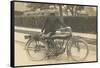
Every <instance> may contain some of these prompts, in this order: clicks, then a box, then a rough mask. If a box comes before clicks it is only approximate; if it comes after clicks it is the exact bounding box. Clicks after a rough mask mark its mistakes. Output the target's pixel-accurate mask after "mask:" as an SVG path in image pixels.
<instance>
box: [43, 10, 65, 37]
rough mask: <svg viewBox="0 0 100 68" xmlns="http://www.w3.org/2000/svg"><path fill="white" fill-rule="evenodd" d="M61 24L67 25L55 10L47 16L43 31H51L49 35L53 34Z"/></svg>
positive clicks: (46, 32)
mask: <svg viewBox="0 0 100 68" xmlns="http://www.w3.org/2000/svg"><path fill="white" fill-rule="evenodd" d="M59 26H66V25H65V24H64V22H63V21H61V19H60V18H58V17H57V16H55V13H54V12H51V13H50V15H49V16H48V17H47V19H46V21H45V23H44V25H43V28H42V30H41V32H43V31H44V34H48V33H49V35H50V36H52V35H54V34H55V32H56V30H57V28H58V27H59Z"/></svg>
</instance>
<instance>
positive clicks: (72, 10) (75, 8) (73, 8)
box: [65, 5, 84, 16]
mask: <svg viewBox="0 0 100 68" xmlns="http://www.w3.org/2000/svg"><path fill="white" fill-rule="evenodd" d="M81 10H84V6H76V5H66V7H65V12H66V14H67V15H68V11H69V12H70V13H71V15H72V16H77V14H78V11H81Z"/></svg>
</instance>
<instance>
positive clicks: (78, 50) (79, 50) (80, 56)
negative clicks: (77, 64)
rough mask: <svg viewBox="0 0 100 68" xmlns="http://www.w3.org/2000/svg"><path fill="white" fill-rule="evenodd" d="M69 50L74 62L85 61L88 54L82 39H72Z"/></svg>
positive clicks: (86, 46)
mask: <svg viewBox="0 0 100 68" xmlns="http://www.w3.org/2000/svg"><path fill="white" fill-rule="evenodd" d="M69 50H70V55H71V58H72V59H73V60H75V61H83V60H85V59H86V58H87V56H88V53H89V50H88V44H87V42H86V41H84V40H83V39H82V38H80V39H73V41H72V45H71V46H70V49H69Z"/></svg>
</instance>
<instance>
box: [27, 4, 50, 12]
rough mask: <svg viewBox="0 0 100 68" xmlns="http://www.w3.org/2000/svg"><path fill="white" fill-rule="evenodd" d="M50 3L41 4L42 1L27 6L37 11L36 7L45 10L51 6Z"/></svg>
mask: <svg viewBox="0 0 100 68" xmlns="http://www.w3.org/2000/svg"><path fill="white" fill-rule="evenodd" d="M49 6H50V5H49V4H40V3H34V4H33V3H30V4H28V5H27V7H29V8H30V9H31V10H32V11H35V10H36V9H38V8H39V9H40V10H43V9H48V8H49Z"/></svg>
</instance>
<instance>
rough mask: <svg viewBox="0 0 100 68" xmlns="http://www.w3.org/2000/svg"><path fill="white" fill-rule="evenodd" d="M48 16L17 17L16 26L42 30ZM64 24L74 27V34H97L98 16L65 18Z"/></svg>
mask: <svg viewBox="0 0 100 68" xmlns="http://www.w3.org/2000/svg"><path fill="white" fill-rule="evenodd" d="M46 18H47V17H46V16H37V17H36V16H35V17H34V16H20V17H18V16H17V17H15V25H16V26H22V27H29V28H42V26H43V24H44V22H45V20H46ZM63 18H64V23H65V24H66V25H69V26H71V27H72V29H73V31H74V32H83V33H96V28H97V25H96V24H97V20H96V16H80V17H79V16H76V17H73V16H64V17H63Z"/></svg>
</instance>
